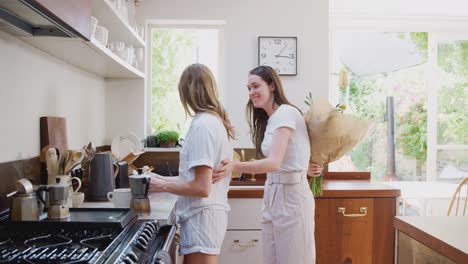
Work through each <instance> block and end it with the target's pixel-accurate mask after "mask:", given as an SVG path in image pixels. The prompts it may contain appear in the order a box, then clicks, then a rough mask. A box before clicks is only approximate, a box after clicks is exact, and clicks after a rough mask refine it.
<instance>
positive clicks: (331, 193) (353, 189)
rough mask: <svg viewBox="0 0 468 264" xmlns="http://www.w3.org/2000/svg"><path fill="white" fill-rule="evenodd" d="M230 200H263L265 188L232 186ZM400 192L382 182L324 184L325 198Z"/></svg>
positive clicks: (378, 195)
mask: <svg viewBox="0 0 468 264" xmlns="http://www.w3.org/2000/svg"><path fill="white" fill-rule="evenodd" d="M228 196H229V198H263V186H231V187H230V189H229V193H228ZM398 196H400V190H399V189H397V188H394V187H391V186H388V185H385V183H380V182H371V181H361V180H330V181H328V180H326V181H324V184H323V196H321V197H316V199H323V198H340V197H346V198H349V197H351V198H366V197H387V198H388V197H398Z"/></svg>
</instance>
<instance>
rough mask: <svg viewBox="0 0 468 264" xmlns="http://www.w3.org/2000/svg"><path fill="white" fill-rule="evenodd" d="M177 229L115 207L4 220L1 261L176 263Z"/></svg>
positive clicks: (31, 263) (0, 230) (1, 224)
mask: <svg viewBox="0 0 468 264" xmlns="http://www.w3.org/2000/svg"><path fill="white" fill-rule="evenodd" d="M176 230H177V227H176V226H175V225H163V224H161V223H160V222H158V221H157V220H150V219H137V216H136V214H135V213H134V212H133V211H131V210H129V209H115V208H106V209H100V208H76V209H73V210H70V217H69V218H68V219H66V220H63V221H57V220H53V221H49V220H47V219H44V220H42V221H21V222H12V221H2V222H0V263H2V264H3V263H18V264H20V263H21V264H22V263H28V264H34V263H37V264H46V263H60V264H65V263H68V264H72V263H83V264H84V263H89V264H94V263H96V264H98V263H106V264H107V263H109V264H110V263H149V264H172V260H171V257H170V248H171V245H172V244H173V241H174V236H175V233H176Z"/></svg>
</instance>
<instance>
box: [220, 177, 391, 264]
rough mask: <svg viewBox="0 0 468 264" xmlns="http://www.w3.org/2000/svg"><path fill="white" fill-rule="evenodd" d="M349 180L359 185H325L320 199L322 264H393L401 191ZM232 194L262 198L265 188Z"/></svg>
mask: <svg viewBox="0 0 468 264" xmlns="http://www.w3.org/2000/svg"><path fill="white" fill-rule="evenodd" d="M348 176H349V177H348ZM348 176H346V177H347V178H356V179H359V180H326V181H324V184H323V196H321V197H316V198H315V243H316V254H317V258H316V260H317V263H318V264H337V263H344V264H352V263H358V264H375V263H379V264H390V263H394V259H395V254H394V252H395V229H394V227H393V217H394V216H395V215H396V203H397V201H396V200H397V197H398V196H400V190H398V189H395V188H393V187H391V186H387V185H385V184H384V183H376V182H370V181H369V180H363V179H365V178H359V177H358V176H359V175H348ZM346 177H345V178H346ZM228 195H229V197H230V198H237V199H230V200H242V198H244V200H254V199H253V198H262V197H263V187H261V186H242V187H240V186H239V187H232V186H231V189H230V191H229V194H228ZM245 198H250V199H245ZM244 204H247V203H244ZM245 214H247V212H245ZM246 217H247V218H248V217H249V216H248V215H246ZM250 217H251V216H250ZM244 221H248V220H244ZM237 225H239V224H237ZM260 242H261V241H260ZM221 263H222V262H221ZM238 263H242V262H238ZM245 263H253V262H249V261H248V260H246V262H245Z"/></svg>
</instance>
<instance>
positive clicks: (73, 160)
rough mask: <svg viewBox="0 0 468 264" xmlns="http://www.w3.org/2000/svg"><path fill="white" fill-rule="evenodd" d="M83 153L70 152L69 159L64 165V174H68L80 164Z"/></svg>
mask: <svg viewBox="0 0 468 264" xmlns="http://www.w3.org/2000/svg"><path fill="white" fill-rule="evenodd" d="M83 156H84V155H83V152H81V151H72V153H71V155H70V158H69V159H68V162H67V164H66V165H65V170H64V174H69V173H70V171H71V170H72V169H73V168H74V167H76V166H77V165H78V164H80V163H81V161H82V160H83Z"/></svg>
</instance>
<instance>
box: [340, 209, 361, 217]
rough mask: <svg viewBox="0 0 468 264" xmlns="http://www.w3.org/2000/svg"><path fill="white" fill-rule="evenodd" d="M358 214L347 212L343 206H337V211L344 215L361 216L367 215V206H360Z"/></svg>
mask: <svg viewBox="0 0 468 264" xmlns="http://www.w3.org/2000/svg"><path fill="white" fill-rule="evenodd" d="M359 212H360V214H347V213H346V208H345V207H338V213H341V214H343V216H346V217H362V216H366V215H367V207H360V208H359Z"/></svg>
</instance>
